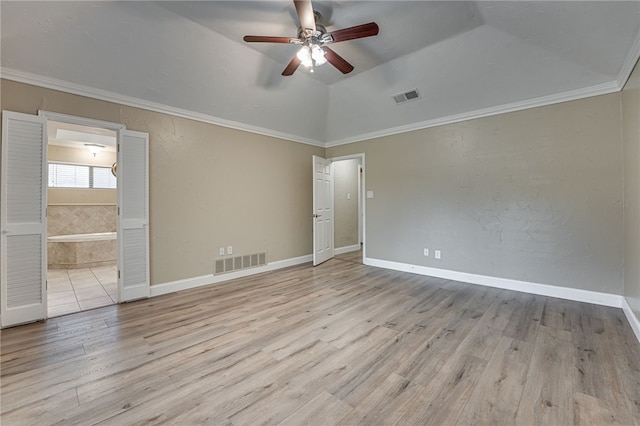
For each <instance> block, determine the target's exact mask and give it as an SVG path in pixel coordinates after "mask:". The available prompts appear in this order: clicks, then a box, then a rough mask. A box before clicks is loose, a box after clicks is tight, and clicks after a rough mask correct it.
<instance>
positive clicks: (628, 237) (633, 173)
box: [622, 64, 640, 320]
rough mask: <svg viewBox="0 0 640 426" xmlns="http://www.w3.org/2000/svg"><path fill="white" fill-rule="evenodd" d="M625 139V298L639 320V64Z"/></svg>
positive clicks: (627, 100)
mask: <svg viewBox="0 0 640 426" xmlns="http://www.w3.org/2000/svg"><path fill="white" fill-rule="evenodd" d="M622 124H623V131H622V134H623V139H624V197H625V209H624V235H625V250H624V296H625V298H626V299H627V303H629V306H631V309H632V310H633V311H634V313H635V314H636V317H637V318H638V319H639V320H640V65H638V64H636V67H635V69H634V71H633V73H632V74H631V77H630V78H629V80H628V81H627V84H626V85H625V86H624V89H623V90H622Z"/></svg>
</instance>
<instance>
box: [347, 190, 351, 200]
mask: <svg viewBox="0 0 640 426" xmlns="http://www.w3.org/2000/svg"><path fill="white" fill-rule="evenodd" d="M350 199H351V194H350V193H348V192H347V200H350Z"/></svg>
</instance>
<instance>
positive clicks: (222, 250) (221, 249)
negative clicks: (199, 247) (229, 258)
mask: <svg viewBox="0 0 640 426" xmlns="http://www.w3.org/2000/svg"><path fill="white" fill-rule="evenodd" d="M220 256H224V247H220Z"/></svg>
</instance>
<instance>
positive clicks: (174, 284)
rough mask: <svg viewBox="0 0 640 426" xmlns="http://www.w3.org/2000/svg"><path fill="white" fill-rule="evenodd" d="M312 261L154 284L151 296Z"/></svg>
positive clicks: (308, 258) (304, 258)
mask: <svg viewBox="0 0 640 426" xmlns="http://www.w3.org/2000/svg"><path fill="white" fill-rule="evenodd" d="M312 260H313V256H312V255H307V256H300V257H294V258H291V259H285V260H279V261H277V262H271V263H269V264H267V265H265V266H259V267H257V268H251V269H244V270H241V271H237V272H231V273H228V274H222V275H213V274H209V275H202V276H199V277H193V278H186V279H183V280H177V281H170V282H167V283H162V284H156V285H152V286H151V294H150V295H151V296H152V297H153V296H160V295H162V294H167V293H175V292H176V291H181V290H188V289H190V288H196V287H201V286H205V285H211V284H219V283H221V282H224V281H229V280H233V279H236V278H244V277H248V276H250V275H256V274H261V273H263V272H269V271H275V270H276V269H282V268H287V267H289V266H296V265H300V264H303V263H307V262H311V261H312Z"/></svg>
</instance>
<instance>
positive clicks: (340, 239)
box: [330, 154, 365, 263]
mask: <svg viewBox="0 0 640 426" xmlns="http://www.w3.org/2000/svg"><path fill="white" fill-rule="evenodd" d="M330 160H331V161H332V163H331V165H332V167H333V174H334V193H333V194H334V244H335V249H334V252H335V256H336V258H338V259H342V260H348V261H352V262H357V263H364V259H365V232H364V229H365V228H364V223H365V200H364V194H365V191H364V188H365V179H364V154H354V155H347V156H343V157H336V158H331V159H330Z"/></svg>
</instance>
